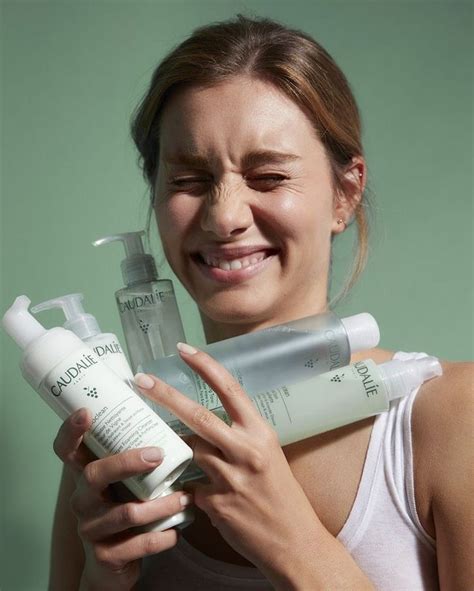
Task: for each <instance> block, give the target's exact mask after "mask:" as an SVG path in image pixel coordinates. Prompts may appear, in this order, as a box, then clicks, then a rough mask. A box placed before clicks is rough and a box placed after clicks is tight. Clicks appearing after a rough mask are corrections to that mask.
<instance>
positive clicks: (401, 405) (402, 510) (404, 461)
mask: <svg viewBox="0 0 474 591" xmlns="http://www.w3.org/2000/svg"><path fill="white" fill-rule="evenodd" d="M426 356H427V355H426V353H405V352H397V353H395V355H394V356H393V358H394V359H400V360H410V359H421V358H423V357H426ZM418 390H419V389H416V390H414V391H413V392H411V393H410V395H409V396H406V397H404V398H399V399H397V400H395V401H393V402H392V404H391V406H390V409H389V410H388V411H387V412H384V413H381V414H380V415H378V416H377V417H376V419H375V421H374V425H373V427H372V433H371V435H370V439H369V445H368V448H367V453H366V458H365V463H364V468H363V471H362V476H361V480H360V483H359V487H358V490H357V494H356V497H355V500H354V503H353V506H352V509H351V511H350V513H349V516H348V518H347V520H346V522H345V524H344V526H343V528H342V530H341V531H340V532H339V535H338V536H337V537H338V539H339V540H340V541H341V542H342V543H343V544H344V546H345V547H346V548H347V549H348V550H349V551H350V550H351V549H352V548H354V547H355V546H356V545H357V544H358V542H359V540H360V539H361V537H362V536H363V535H364V532H365V530H366V529H367V526H368V524H369V522H370V519H371V517H372V514H373V511H374V509H375V508H376V505H377V499H378V498H380V494H381V492H382V489H385V490H387V489H388V493H389V496H390V497H391V499H392V503H393V504H395V505H396V507H397V509H398V513H399V515H400V517H401V518H402V519H404V520H405V521H406V524H407V525H408V527H409V528H410V529H411V530H412V531H413V533H414V534H415V535H416V536H417V537H418V538H419V539H421V541H422V542H423V543H425V544H426V545H428V546H429V547H430V548H435V541H434V540H433V539H432V538H431V536H429V535H428V534H427V533H426V531H425V530H424V528H423V526H422V525H421V522H420V519H419V517H418V513H417V511H416V503H415V487H414V476H413V450H412V432H411V413H412V408H413V402H414V400H415V397H416V394H417V393H418Z"/></svg>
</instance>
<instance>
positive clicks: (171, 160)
mask: <svg viewBox="0 0 474 591" xmlns="http://www.w3.org/2000/svg"><path fill="white" fill-rule="evenodd" d="M163 159H164V161H165V162H166V163H168V164H184V165H187V166H193V167H196V168H207V167H208V166H209V165H210V161H209V160H208V158H206V157H204V156H200V155H199V154H197V153H194V152H183V151H179V152H176V153H175V154H172V155H169V156H165V157H164V158H163ZM295 160H301V156H297V155H296V154H289V153H285V152H278V151H276V150H253V151H252V152H247V154H245V156H244V157H243V158H242V165H243V167H244V168H251V167H252V166H260V165H262V164H284V163H287V162H294V161H295Z"/></svg>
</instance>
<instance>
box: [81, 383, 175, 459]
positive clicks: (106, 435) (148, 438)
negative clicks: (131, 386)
mask: <svg viewBox="0 0 474 591" xmlns="http://www.w3.org/2000/svg"><path fill="white" fill-rule="evenodd" d="M90 432H91V434H92V435H93V436H94V437H95V439H96V441H97V442H98V443H100V445H102V447H104V449H108V451H109V452H110V453H113V454H115V453H120V452H122V451H126V450H128V449H134V448H137V447H144V446H147V445H149V442H153V445H158V446H160V445H163V443H164V442H165V441H166V439H167V434H166V433H165V432H164V431H163V429H162V426H161V425H160V424H159V423H158V421H156V420H155V417H154V416H153V415H152V414H151V413H150V412H149V409H148V407H147V406H146V405H144V404H143V402H142V401H141V399H140V398H138V396H136V395H135V394H133V396H130V397H129V398H126V399H125V400H122V402H120V403H119V404H116V405H115V406H113V407H112V408H109V407H108V406H104V407H103V408H102V409H101V410H100V411H99V412H97V413H96V415H95V416H94V419H93V422H92V428H91V430H90Z"/></svg>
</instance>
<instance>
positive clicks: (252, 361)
mask: <svg viewBox="0 0 474 591" xmlns="http://www.w3.org/2000/svg"><path fill="white" fill-rule="evenodd" d="M379 340H380V331H379V328H378V325H377V322H376V320H375V318H374V317H373V316H372V315H371V314H367V313H362V314H356V315H354V316H349V317H347V318H339V317H338V316H336V314H334V313H333V312H325V313H322V314H316V315H313V316H308V317H306V318H300V319H298V320H293V321H291V322H287V323H285V324H280V325H278V326H272V327H270V328H266V329H263V330H258V331H255V332H251V333H247V334H243V335H239V336H237V337H232V338H230V339H226V340H223V341H219V342H216V343H212V344H210V345H207V346H206V347H203V348H202V350H203V351H206V352H207V353H208V354H209V355H211V356H212V357H213V358H214V359H216V360H217V361H219V363H221V364H222V365H224V366H225V367H226V368H227V370H229V371H230V373H231V374H232V375H233V376H234V378H235V379H236V380H237V381H238V382H239V383H240V385H241V386H242V388H243V389H244V390H245V391H246V392H247V394H249V395H252V394H258V393H259V392H266V391H268V390H271V389H272V388H276V387H280V386H283V385H284V384H294V383H296V382H300V381H302V380H306V379H309V378H312V377H314V376H315V375H318V374H322V373H325V372H328V371H331V370H333V369H335V368H339V367H343V366H345V365H347V364H348V363H349V362H350V359H351V353H354V352H356V351H364V350H367V349H371V348H373V347H376V346H377V345H378V343H379ZM140 371H143V372H145V373H151V374H154V375H156V376H158V377H159V378H160V379H162V380H163V381H165V382H167V383H168V384H170V385H171V386H174V387H175V388H177V389H178V390H180V391H181V392H182V393H183V394H185V395H186V396H189V397H190V398H192V399H193V400H196V401H197V402H199V403H200V404H202V405H203V406H206V407H207V408H209V409H212V408H216V407H218V406H220V405H221V403H220V400H219V398H218V397H217V396H216V394H215V392H214V391H213V390H212V388H211V387H210V386H209V385H208V384H207V383H206V382H205V381H204V380H203V379H202V378H201V377H200V376H198V375H197V374H196V373H194V372H193V371H192V370H191V369H190V368H189V367H188V366H187V365H186V363H184V361H182V359H181V357H180V356H179V355H173V356H169V357H166V358H165V359H157V360H154V361H147V362H145V363H142V364H141V365H140ZM148 403H149V404H150V406H152V408H154V410H155V412H157V413H158V414H159V415H160V416H161V417H162V418H163V419H164V420H165V421H167V422H169V421H172V420H174V419H175V417H174V416H173V415H172V414H171V413H169V412H168V411H167V410H166V409H164V408H162V407H159V406H158V405H155V404H153V402H152V401H148Z"/></svg>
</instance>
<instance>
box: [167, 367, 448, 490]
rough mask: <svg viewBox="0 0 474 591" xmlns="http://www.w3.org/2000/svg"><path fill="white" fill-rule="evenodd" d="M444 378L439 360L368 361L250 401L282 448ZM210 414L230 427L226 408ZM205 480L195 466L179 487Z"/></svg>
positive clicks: (176, 426) (180, 428) (183, 431)
mask: <svg viewBox="0 0 474 591" xmlns="http://www.w3.org/2000/svg"><path fill="white" fill-rule="evenodd" d="M442 373H443V371H442V368H441V364H440V363H439V360H438V359H437V358H436V357H430V356H426V357H423V358H420V359H411V360H407V361H402V360H399V359H393V360H391V361H387V362H385V363H382V364H380V365H376V364H375V363H374V362H373V361H372V360H371V359H367V360H365V361H358V362H357V363H354V364H352V365H348V366H346V367H342V368H339V369H336V370H333V371H330V372H328V373H325V374H322V375H319V376H316V377H314V378H311V379H309V380H306V381H304V382H300V383H297V384H292V385H288V386H282V387H280V388H275V389H273V390H267V391H265V392H261V393H259V394H257V395H256V396H252V402H253V403H254V404H255V406H256V407H257V410H258V412H259V413H260V415H261V416H262V417H263V418H264V419H265V420H266V421H267V422H268V423H269V424H270V425H271V426H272V427H273V429H275V431H276V433H277V434H278V439H279V441H280V444H281V445H282V446H283V445H288V444H290V443H294V442H295V441H301V440H303V439H306V438H308V437H312V436H313V435H317V434H319V433H323V432H325V431H330V430H331V429H336V428H338V427H342V426H343V425H348V424H350V423H355V422H357V421H360V420H362V419H365V418H367V417H370V416H373V415H376V414H380V413H382V412H385V411H387V410H388V409H389V407H390V402H391V401H392V400H395V399H397V398H402V397H403V396H407V395H408V394H410V393H411V392H413V390H415V389H416V388H418V387H419V386H421V385H422V384H423V383H424V382H426V381H428V380H431V379H432V378H434V377H436V376H440V375H442ZM212 412H213V413H215V414H216V415H217V416H218V417H219V418H221V419H222V420H223V421H224V422H226V423H227V424H230V418H229V416H228V415H227V413H226V411H225V410H224V408H223V407H222V406H221V407H220V408H216V409H214V410H213V411H212ZM168 424H169V425H170V427H171V428H172V429H173V430H174V431H175V432H176V433H178V434H179V435H181V436H183V435H190V434H191V431H190V430H189V429H188V427H186V425H184V424H183V423H181V421H178V420H176V419H175V420H174V421H171V422H169V423H168ZM202 475H203V473H202V471H201V470H200V469H199V468H198V467H197V466H196V465H195V464H191V465H190V466H189V467H188V469H187V470H186V472H185V473H184V474H183V475H182V476H181V481H182V482H185V481H188V480H194V479H196V478H200V477H201V476H202Z"/></svg>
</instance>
